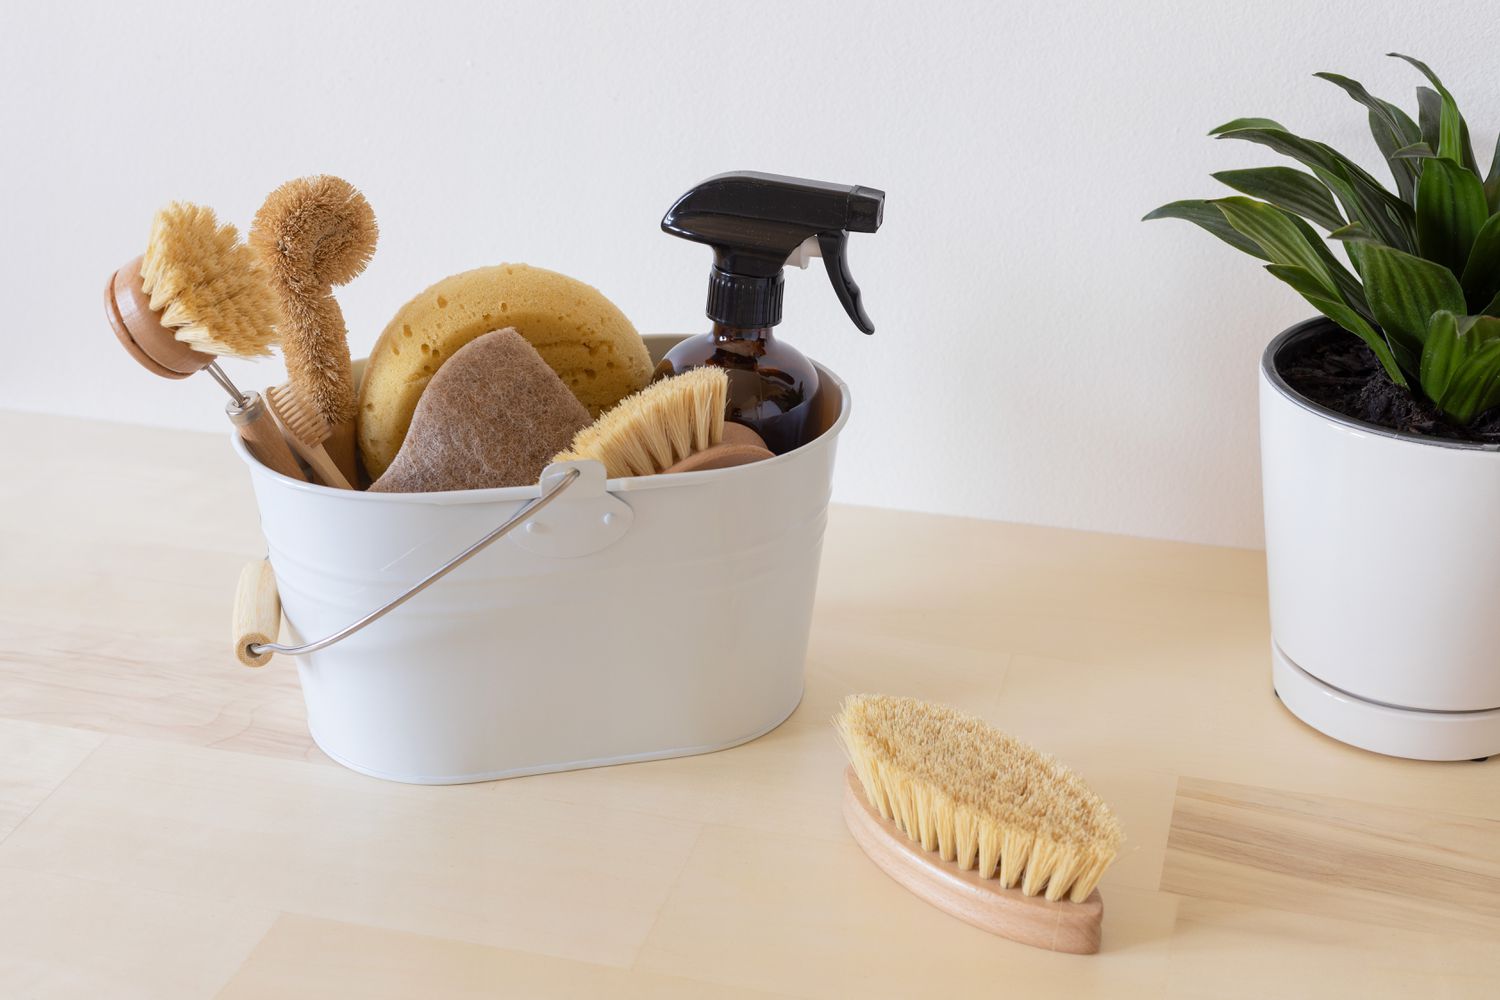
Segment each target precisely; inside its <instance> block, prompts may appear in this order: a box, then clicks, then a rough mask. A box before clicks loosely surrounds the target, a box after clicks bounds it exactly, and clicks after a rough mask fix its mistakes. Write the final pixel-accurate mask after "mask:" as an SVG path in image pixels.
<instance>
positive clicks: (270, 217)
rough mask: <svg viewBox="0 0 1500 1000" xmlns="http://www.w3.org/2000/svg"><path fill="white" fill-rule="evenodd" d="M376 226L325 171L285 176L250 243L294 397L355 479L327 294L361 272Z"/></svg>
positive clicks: (349, 386)
mask: <svg viewBox="0 0 1500 1000" xmlns="http://www.w3.org/2000/svg"><path fill="white" fill-rule="evenodd" d="M378 236H379V230H378V228H377V226H376V224H375V213H374V211H373V210H372V209H371V208H370V203H369V202H367V201H365V197H364V195H362V194H360V193H359V192H358V191H356V190H355V189H354V187H353V185H351V184H350V183H349V182H348V181H345V180H342V179H340V178H338V177H331V176H328V175H326V174H324V175H320V176H317V177H301V178H298V179H296V180H291V181H287V182H286V183H285V184H283V185H281V187H279V188H277V189H276V190H275V191H272V192H271V194H270V195H269V196H268V197H267V198H266V201H265V204H263V205H261V207H260V211H258V212H256V213H255V221H254V222H253V223H252V224H251V226H250V246H251V247H252V248H254V250H255V252H256V254H257V255H258V256H259V257H260V260H261V263H262V266H264V267H265V269H266V271H267V272H268V273H269V275H270V282H271V287H272V289H273V291H275V293H276V295H277V297H278V298H279V299H280V302H281V308H282V311H283V312H284V313H285V315H286V321H285V323H284V324H283V326H282V331H281V351H282V354H283V355H284V356H285V358H286V367H287V375H288V377H289V378H290V380H291V384H292V387H293V388H294V389H295V390H296V393H297V396H298V397H299V398H300V399H301V400H302V401H303V403H304V404H305V405H307V406H308V407H310V408H311V409H312V412H313V413H315V414H316V415H317V416H318V417H319V418H320V419H322V420H323V421H324V422H325V423H327V425H328V427H329V434H328V437H327V439H326V442H325V447H326V449H327V451H328V453H329V455H331V456H332V458H333V461H334V463H335V464H336V465H337V466H338V468H339V470H340V472H342V473H343V476H344V479H345V481H346V482H350V483H353V482H357V481H358V472H357V468H356V461H355V450H354V417H355V412H356V409H357V406H356V403H355V399H354V376H353V373H352V367H351V364H350V359H349V341H348V333H347V330H346V329H345V326H344V314H343V312H342V310H340V309H339V304H338V301H337V300H335V299H334V297H333V288H334V286H335V285H345V284H348V283H349V282H350V281H352V280H354V278H355V277H356V276H357V275H358V274H359V273H360V272H361V271H363V270H364V269H365V265H366V264H368V263H369V262H370V258H371V256H372V255H374V253H375V243H376V240H377V238H378Z"/></svg>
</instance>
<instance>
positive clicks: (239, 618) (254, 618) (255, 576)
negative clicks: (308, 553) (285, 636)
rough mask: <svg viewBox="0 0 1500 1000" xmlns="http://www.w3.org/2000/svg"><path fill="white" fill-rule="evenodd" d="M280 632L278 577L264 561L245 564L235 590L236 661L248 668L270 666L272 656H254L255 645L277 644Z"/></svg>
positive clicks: (233, 635)
mask: <svg viewBox="0 0 1500 1000" xmlns="http://www.w3.org/2000/svg"><path fill="white" fill-rule="evenodd" d="M280 632H281V595H280V594H278V593H277V592H276V574H275V573H273V572H272V571H271V564H270V562H269V561H267V560H265V559H257V560H255V562H252V563H246V564H245V568H244V569H242V570H240V580H239V584H238V586H236V587H235V590H234V617H233V619H232V621H231V623H230V638H231V639H232V640H233V642H234V657H235V659H237V660H239V661H240V662H241V663H243V664H244V665H245V666H247V667H263V666H265V665H266V664H267V663H269V662H271V654H270V653H269V652H263V653H252V652H251V651H250V646H251V644H252V643H268V642H275V641H276V637H277V635H279V634H280Z"/></svg>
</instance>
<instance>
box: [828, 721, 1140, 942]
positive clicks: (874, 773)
mask: <svg viewBox="0 0 1500 1000" xmlns="http://www.w3.org/2000/svg"><path fill="white" fill-rule="evenodd" d="M834 725H835V726H836V727H837V729H838V732H839V736H840V738H841V739H842V741H843V744H844V749H845V751H846V752H847V753H848V755H849V761H850V765H851V766H850V767H849V768H848V770H847V771H846V776H845V795H844V819H845V822H846V823H848V826H849V830H850V832H851V833H852V834H853V835H854V839H855V840H856V841H857V842H858V843H859V846H860V847H861V848H863V849H864V851H865V853H866V854H868V855H869V856H870V859H871V860H872V861H874V862H875V863H876V864H877V865H879V866H880V867H881V869H883V870H884V871H885V873H886V874H888V875H890V876H891V877H892V878H894V879H895V880H896V881H897V882H900V883H901V884H902V885H903V886H904V887H905V888H907V889H909V890H910V891H911V892H913V893H915V894H916V895H917V896H919V897H920V898H922V899H924V900H926V901H927V902H929V903H931V904H932V905H934V906H936V907H938V908H939V909H942V910H946V911H947V912H949V913H951V914H953V915H954V916H956V917H958V918H959V919H961V920H964V921H967V922H968V923H971V924H973V925H974V926H976V927H980V928H982V929H984V930H987V931H990V932H991V933H994V934H999V935H1002V936H1004V937H1008V938H1011V939H1013V940H1016V941H1020V942H1022V943H1024V944H1029V945H1035V946H1037V947H1040V948H1047V949H1050V950H1052V951H1065V952H1072V953H1075V954H1092V953H1094V952H1096V951H1098V950H1099V939H1100V924H1101V921H1102V918H1103V915H1104V903H1103V902H1102V900H1101V899H1100V898H1099V893H1098V890H1097V889H1096V888H1095V887H1096V886H1097V885H1098V884H1099V879H1100V878H1101V877H1102V876H1103V875H1104V871H1105V869H1107V868H1108V867H1109V865H1110V863H1111V862H1112V861H1114V859H1115V856H1116V855H1117V854H1118V853H1119V847H1120V840H1121V834H1120V825H1119V823H1118V822H1117V821H1116V819H1115V817H1114V814H1113V813H1111V812H1110V810H1109V807H1108V806H1106V805H1105V804H1104V802H1103V801H1102V800H1101V799H1100V798H1099V797H1098V796H1097V795H1095V794H1094V793H1093V792H1092V791H1090V790H1089V788H1088V786H1087V785H1085V784H1084V783H1083V780H1082V779H1081V778H1079V777H1078V776H1077V775H1076V774H1074V773H1073V772H1072V771H1069V770H1068V769H1067V768H1066V767H1064V766H1063V765H1061V764H1059V763H1057V762H1056V761H1055V760H1053V759H1052V758H1050V757H1047V756H1045V755H1043V754H1040V753H1038V752H1037V751H1035V750H1033V749H1032V748H1031V747H1029V746H1027V745H1026V744H1024V743H1022V742H1020V741H1019V740H1016V739H1013V738H1012V737H1010V736H1007V735H1006V734H1005V733H1002V732H1000V731H999V730H997V729H994V728H991V727H990V726H988V725H986V724H985V723H984V722H982V721H981V720H979V719H975V718H972V717H970V716H966V715H963V714H961V713H959V712H956V711H954V710H953V709H950V708H946V707H944V706H942V705H932V704H928V703H926V702H921V701H917V700H915V699H913V698H892V697H888V696H885V695H855V696H853V697H850V698H849V699H847V700H846V701H845V702H844V704H843V707H842V709H841V710H840V712H839V715H838V718H837V719H835V720H834Z"/></svg>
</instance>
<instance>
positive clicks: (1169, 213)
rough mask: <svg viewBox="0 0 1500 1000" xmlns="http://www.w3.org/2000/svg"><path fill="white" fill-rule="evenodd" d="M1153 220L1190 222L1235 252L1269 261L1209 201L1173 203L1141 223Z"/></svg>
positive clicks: (1150, 214) (1149, 215)
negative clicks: (1239, 251)
mask: <svg viewBox="0 0 1500 1000" xmlns="http://www.w3.org/2000/svg"><path fill="white" fill-rule="evenodd" d="M1153 219H1182V220H1183V221H1185V222H1191V223H1193V224H1194V225H1195V226H1199V227H1201V228H1203V229H1206V230H1207V231H1208V232H1210V233H1213V234H1214V235H1215V236H1217V237H1218V238H1219V239H1221V240H1223V241H1224V242H1225V243H1228V244H1229V245H1230V246H1232V247H1234V248H1235V249H1236V250H1241V251H1244V252H1245V253H1247V254H1249V255H1250V256H1252V257H1259V258H1260V259H1261V260H1270V258H1269V257H1267V256H1266V254H1265V251H1264V250H1262V249H1261V248H1260V247H1259V245H1257V244H1256V242H1255V241H1254V240H1252V239H1249V238H1247V237H1246V236H1244V235H1242V234H1241V233H1240V232H1239V230H1237V229H1235V228H1234V227H1233V226H1231V225H1230V224H1229V221H1228V220H1227V219H1225V218H1224V213H1223V212H1221V211H1219V210H1218V209H1217V208H1215V207H1214V204H1213V202H1211V201H1204V200H1202V199H1189V200H1187V201H1174V202H1171V203H1169V204H1166V205H1163V206H1162V207H1161V208H1158V209H1157V210H1156V211H1154V212H1151V213H1149V214H1148V215H1147V216H1146V217H1145V218H1143V219H1142V220H1141V221H1142V222H1150V221H1151V220H1153Z"/></svg>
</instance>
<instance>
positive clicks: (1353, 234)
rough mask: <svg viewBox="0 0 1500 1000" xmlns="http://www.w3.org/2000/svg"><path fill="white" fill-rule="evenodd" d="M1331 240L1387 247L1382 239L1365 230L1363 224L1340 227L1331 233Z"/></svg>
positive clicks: (1353, 223)
mask: <svg viewBox="0 0 1500 1000" xmlns="http://www.w3.org/2000/svg"><path fill="white" fill-rule="evenodd" d="M1328 238H1329V239H1330V240H1339V241H1341V242H1344V243H1374V244H1376V245H1377V246H1385V244H1384V243H1382V242H1380V238H1379V237H1377V236H1376V235H1375V234H1374V233H1372V232H1370V231H1369V230H1368V229H1366V228H1365V224H1364V223H1363V222H1351V223H1349V224H1348V225H1347V226H1340V227H1339V228H1337V229H1334V230H1332V231H1330V232H1329V234H1328Z"/></svg>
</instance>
